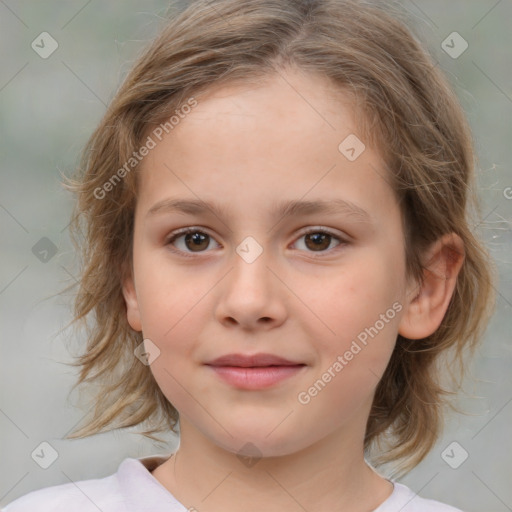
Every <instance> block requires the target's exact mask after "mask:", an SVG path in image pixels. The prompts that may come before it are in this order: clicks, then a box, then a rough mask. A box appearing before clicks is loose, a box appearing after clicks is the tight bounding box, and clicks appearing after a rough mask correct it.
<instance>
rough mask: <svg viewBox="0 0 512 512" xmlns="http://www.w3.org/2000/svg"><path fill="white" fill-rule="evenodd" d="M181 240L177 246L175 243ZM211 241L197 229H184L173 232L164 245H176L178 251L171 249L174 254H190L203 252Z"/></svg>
mask: <svg viewBox="0 0 512 512" xmlns="http://www.w3.org/2000/svg"><path fill="white" fill-rule="evenodd" d="M181 238H183V240H181V241H180V242H181V243H179V244H175V242H176V241H178V240H179V239H181ZM212 240H213V238H212V237H210V235H209V234H208V233H205V232H204V231H201V230H200V229H198V228H185V229H182V230H180V231H177V232H175V233H174V234H173V235H172V236H171V237H170V238H168V239H167V241H166V245H176V246H178V249H177V250H175V249H171V250H173V251H175V252H181V253H185V254H187V253H189V254H190V253H191V252H205V249H207V248H208V247H209V246H210V242H211V241H212Z"/></svg>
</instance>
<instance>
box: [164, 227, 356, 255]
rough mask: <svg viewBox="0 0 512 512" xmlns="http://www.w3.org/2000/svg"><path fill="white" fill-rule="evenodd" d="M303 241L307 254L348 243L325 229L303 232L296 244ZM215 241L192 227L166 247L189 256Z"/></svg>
mask: <svg viewBox="0 0 512 512" xmlns="http://www.w3.org/2000/svg"><path fill="white" fill-rule="evenodd" d="M302 239H304V242H303V243H302V248H305V250H306V251H307V252H322V253H325V252H328V249H329V247H330V246H331V244H332V242H333V240H335V241H337V244H336V245H335V246H334V248H336V247H338V246H339V245H342V244H346V243H347V242H345V241H344V240H342V239H341V238H340V237H339V236H337V235H335V234H334V233H331V232H330V231H327V230H325V229H323V228H322V229H320V228H314V229H309V230H308V231H306V232H303V233H302V234H301V236H300V237H299V238H298V240H297V241H296V242H295V244H298V243H299V241H300V240H302ZM213 240H214V239H213V237H211V236H210V235H209V234H208V233H206V232H205V231H202V230H201V229H199V228H194V227H190V228H184V229H181V230H179V231H176V232H174V233H173V234H172V235H171V236H170V237H169V238H168V239H167V240H166V245H168V246H174V247H175V249H171V250H172V251H173V252H177V253H180V254H183V255H185V256H189V255H190V254H191V253H200V252H208V251H207V249H208V248H209V247H210V246H211V242H212V241H213ZM217 245H218V244H217ZM299 245H300V244H299ZM299 248H300V247H299Z"/></svg>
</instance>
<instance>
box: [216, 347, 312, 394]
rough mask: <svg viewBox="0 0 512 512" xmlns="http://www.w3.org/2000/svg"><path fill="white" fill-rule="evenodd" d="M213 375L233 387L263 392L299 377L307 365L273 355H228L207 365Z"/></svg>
mask: <svg viewBox="0 0 512 512" xmlns="http://www.w3.org/2000/svg"><path fill="white" fill-rule="evenodd" d="M207 366H209V367H210V368H211V369H212V370H213V373H214V374H215V375H216V376H217V377H218V378H220V379H221V380H222V381H224V382H225V383H227V384H229V385H230V386H232V387H235V388H238V389H244V390H261V389H265V388H269V387H272V386H275V385H276V384H278V383H279V382H281V381H283V380H285V379H288V378H290V377H292V376H294V375H297V374H298V373H300V372H301V370H303V369H304V368H305V367H306V364H305V363H298V362H295V361H290V360H289V359H285V358H283V357H279V356H275V355H273V354H255V355H244V354H228V355H225V356H221V357H218V358H217V359H214V360H213V361H211V362H209V363H207Z"/></svg>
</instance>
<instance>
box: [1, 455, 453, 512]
mask: <svg viewBox="0 0 512 512" xmlns="http://www.w3.org/2000/svg"><path fill="white" fill-rule="evenodd" d="M169 457H170V455H169V454H167V455H151V456H149V457H142V458H140V459H133V458H127V459H124V460H123V461H122V462H121V464H120V465H119V467H118V469H117V472H116V473H114V474H112V475H110V476H107V477H105V478H98V479H94V480H80V481H77V482H70V483H65V484H61V485H54V486H52V487H45V488H43V489H39V490H36V491H32V492H29V493H28V494H25V495H24V496H21V497H20V498H18V499H16V500H14V501H12V502H11V503H9V504H8V505H6V506H5V507H4V508H2V509H1V512H70V511H72V512H98V511H101V512H164V511H165V512H189V510H194V509H193V508H187V507H186V506H185V505H184V504H182V503H180V502H179V501H178V500H177V499H176V498H175V497H174V496H173V495H172V494H171V493H170V492H169V491H168V490H167V489H166V488H165V487H163V486H162V484H160V482H159V481H158V480H157V479H156V478H155V477H154V476H153V475H152V474H151V473H150V472H151V471H153V470H154V469H155V468H156V467H157V466H159V465H160V464H162V463H164V462H165V461H166V460H167V459H168V458H169ZM393 485H394V490H393V493H392V494H391V496H390V497H389V498H388V499H387V500H386V501H385V502H384V503H382V504H381V505H380V506H379V507H377V508H376V509H375V510H374V511H373V512H462V511H460V510H459V509H456V508H453V507H450V506H448V505H443V504H442V503H439V502H438V501H432V500H425V499H423V498H420V497H419V496H418V495H416V494H415V493H414V492H412V491H411V490H410V489H409V488H408V487H406V486H405V485H402V484H399V483H397V482H393ZM192 506H193V504H190V505H189V507H192Z"/></svg>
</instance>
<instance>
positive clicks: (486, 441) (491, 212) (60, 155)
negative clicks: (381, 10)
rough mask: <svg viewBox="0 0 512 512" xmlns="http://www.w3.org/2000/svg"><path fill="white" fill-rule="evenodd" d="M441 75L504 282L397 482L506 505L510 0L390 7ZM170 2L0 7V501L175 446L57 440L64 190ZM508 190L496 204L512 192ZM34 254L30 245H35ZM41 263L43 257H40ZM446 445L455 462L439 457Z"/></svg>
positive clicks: (62, 398) (511, 392)
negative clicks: (457, 107) (465, 121)
mask: <svg viewBox="0 0 512 512" xmlns="http://www.w3.org/2000/svg"><path fill="white" fill-rule="evenodd" d="M400 3H402V4H403V5H404V6H405V7H407V9H409V10H410V11H411V13H412V14H413V17H414V19H415V20H416V24H417V28H416V29H415V30H416V33H417V34H419V36H420V38H422V39H423V40H424V41H425V42H427V44H428V46H429V48H430V51H431V53H432V54H433V55H434V56H435V58H436V60H437V61H438V62H439V66H440V67H441V68H442V69H443V70H444V71H445V72H446V73H447V74H448V77H449V79H450V81H451V83H452V85H453V86H454V88H455V90H456V92H457V94H458V96H459V98H460V99H461V102H462V104H463V107H464V109H465V110H466V112H467V115H468V117H469V119H470V122H471V125H472V127H473V130H474V137H475V140H476V145H477V151H478V156H479V159H480V169H479V174H478V180H479V187H480V195H481V197H482V201H483V203H482V206H483V212H482V216H483V217H484V219H483V221H482V223H481V224H480V225H479V231H480V233H481V235H482V236H483V238H484V240H485V241H486V242H487V244H488V246H489V247H490V249H491V251H492V254H493V256H494V258H495V260H496V262H497V266H498V269H499V273H500V282H499V285H498V290H497V291H498V295H497V298H498V301H497V306H496V313H495V315H494V317H493V319H492V321H491V324H490V325H489V328H488V330H487V332H486V335H485V339H484V343H483V345H482V347H481V349H480V350H479V352H478V355H477V358H476V360H475V362H474V364H473V366H472V379H468V380H467V383H466V393H465V395H463V396H462V398H461V400H460V404H461V405H462V406H463V407H464V410H465V411H466V412H467V413H468V414H467V415H450V416H449V417H448V418H447V421H446V429H445V432H444V435H443V437H442V439H441V440H440V441H439V442H438V443H437V445H436V446H435V448H434V449H433V450H432V452H431V454H430V455H429V456H428V458H427V459H426V460H425V461H424V462H423V463H422V464H421V465H420V466H418V467H417V468H416V469H414V470H413V471H412V472H411V473H409V474H408V475H407V476H406V477H405V478H404V479H403V480H402V482H403V483H405V484H406V485H409V486H410V487H411V488H412V489H413V490H414V491H416V492H418V493H420V494H421V495H423V496H425V497H432V498H435V499H437V500H440V501H446V502H448V503H450V504H452V505H454V506H457V507H459V508H461V509H463V510H465V511H467V512H476V511H484V510H485V511H486V512H491V511H496V512H501V511H506V510H512V486H511V485H510V483H511V482H512V462H511V460H510V459H511V458H510V455H511V454H512V449H511V448H512V442H511V436H510V430H511V429H510V425H511V424H512V404H511V401H512V378H511V371H510V368H511V365H510V363H511V344H510V331H511V327H512V324H511V313H512V304H511V303H512V288H511V286H510V285H511V280H512V272H511V261H510V260H511V254H512V251H511V247H512V230H511V223H510V219H511V214H512V199H507V197H506V196H507V194H506V190H509V191H510V192H512V189H507V187H512V173H511V169H510V164H511V162H512V154H511V151H512V145H511V141H512V137H511V135H512V134H511V127H510V119H511V113H512V81H511V79H512V62H511V61H512V58H511V51H512V50H511V48H512V36H511V31H510V21H511V20H512V2H511V1H510V0H501V1H496V0H482V1H476V0H472V1H467V0H466V1H463V0H455V1H451V2H445V1H441V0H439V1H434V0H427V1H421V2H420V0H416V1H415V2H412V1H410V0H402V1H401V2H400ZM167 7H168V2H165V1H161V0H146V1H141V0H139V1H136V0H130V1H126V0H125V1H120V0H115V1H110V2H108V3H107V2H99V1H97V0H91V1H87V0H79V1H67V2H64V1H62V0H61V1H56V0H49V1H46V2H40V1H35V0H26V1H18V2H15V1H13V0H5V1H3V0H0V47H1V48H2V57H1V58H2V61H1V66H0V112H1V114H0V130H1V132H0V133H1V138H0V171H1V180H0V227H1V235H2V237H1V248H2V250H1V265H0V315H1V323H0V326H1V344H2V345H1V346H2V358H1V363H0V364H1V366H0V378H1V391H0V393H1V394H0V429H1V437H0V443H1V453H2V457H1V460H0V504H1V505H5V504H6V503H9V502H10V501H12V500H14V499H15V498H17V497H19V496H21V495H23V494H25V493H27V492H29V491H31V490H35V489H39V488H42V487H46V486H49V485H56V484H61V483H67V482H69V481H78V480H83V479H89V478H101V477H103V476H107V475H109V474H111V473H113V472H115V471H116V469H117V467H118V465H119V463H120V461H121V460H122V459H124V458H125V457H142V456H144V455H150V454H153V453H168V452H170V451H172V450H173V449H174V447H175V445H176V442H177V440H176V439H175V438H174V437H173V436H171V435H169V436H168V437H167V440H168V443H169V444H168V445H156V444H153V443H151V442H149V441H147V440H145V439H144V438H143V437H142V436H139V435H137V434H136V433H135V431H136V429H129V430H125V431H114V432H110V433H106V434H101V435H97V436H94V437H91V438H88V439H83V440H75V441H65V440H62V437H63V436H64V435H65V434H66V433H68V432H69V431H70V430H71V429H72V428H73V427H74V426H75V425H76V424H77V423H79V422H80V421H81V420H82V418H83V417H84V415H85V414H86V413H87V408H86V406H81V408H80V407H78V405H77V404H76V395H75V394H73V395H70V394H69V393H70V388H71V385H72V384H73V383H74V381H75V369H73V368H71V367H69V366H67V365H66V364H65V363H66V362H69V361H71V355H70V351H73V352H74V353H76V351H77V350H78V349H79V347H80V343H83V338H81V337H80V336H78V335H76V334H75V333H74V332H73V331H72V330H70V329H68V330H65V331H63V332H61V333H59V330H60V329H61V328H62V327H63V326H64V325H65V324H66V323H67V322H68V321H69V318H70V317H69V308H70V304H71V300H72V295H71V293H68V294H67V295H60V296H55V295H54V294H56V293H57V292H58V291H59V290H61V289H62V288H63V287H64V286H65V285H66V284H69V283H70V282H73V280H74V279H75V277H73V276H76V270H75V267H74V256H73V249H72V245H71V243H70V240H69V235H68V233H67V224H68V222H69V214H70V212H71V206H72V203H71V198H70V196H69V195H68V194H67V193H66V192H65V191H63V190H62V189H61V186H60V184H59V179H60V172H63V173H66V174H69V171H70V170H71V169H72V168H73V167H74V166H75V165H76V164H77V156H78V154H79V151H80V149H81V148H82V146H83V144H84V143H85V141H86V140H87V138H88V136H89V135H90V134H91V133H92V131H93V130H94V128H95V127H96V125H97V123H98V122H99V120H100V118H101V116H102V115H103V113H104V111H105V108H106V105H107V104H108V102H109V100H110V99H111V98H112V96H113V94H114V92H115V90H116V88H117V87H118V85H119V84H120V82H121V79H122V78H123V77H124V76H125V73H126V72H127V70H128V69H129V67H130V64H131V63H132V62H133V60H134V59H135V57H136V55H137V54H138V52H139V51H141V50H142V48H143V47H144V46H145V45H146V43H147V42H148V41H149V40H150V39H151V38H152V37H153V36H154V35H155V34H156V33H157V31H158V29H159V27H160V24H161V23H162V18H161V17H162V16H163V15H164V14H165V12H166V9H167ZM44 31H46V32H49V33H50V34H51V35H52V37H53V38H55V40H56V41H57V42H58V45H59V46H58V49H57V50H56V51H55V52H54V53H53V54H52V55H51V56H50V57H48V58H47V59H43V58H41V57H40V56H39V55H38V54H37V53H36V52H35V51H34V50H33V49H32V48H31V43H32V41H34V40H35V39H36V37H37V36H38V35H39V34H40V33H41V32H44ZM454 31H457V32H458V33H459V34H460V35H461V36H462V37H463V38H464V39H465V40H466V41H467V42H468V44H469V47H468V49H467V50H466V51H465V52H464V53H463V54H462V55H460V56H459V57H458V58H456V59H454V58H452V57H450V56H449V55H448V54H447V53H446V52H445V51H443V50H442V48H441V43H442V41H443V40H445V39H446V37H447V36H448V35H449V34H451V33H452V32H454ZM511 195H512V193H511V194H509V195H508V197H511ZM44 237H46V238H47V239H49V240H50V241H51V242H52V244H54V245H55V249H56V250H57V252H56V254H55V255H54V256H53V257H51V258H50V259H49V260H48V261H47V262H44V261H41V259H40V257H41V255H39V257H37V255H36V254H34V252H36V253H37V250H34V251H33V247H34V246H35V245H36V244H37V243H38V242H39V244H43V245H44V244H48V242H47V241H43V242H40V240H41V239H42V238H44ZM37 247H40V246H36V249H37ZM51 255H52V254H51V252H50V253H49V255H48V257H50V256H51ZM44 441H46V442H49V443H50V444H51V446H53V448H54V449H55V450H56V451H57V453H58V458H57V460H56V461H55V462H54V463H53V464H52V465H51V466H50V467H49V468H48V469H42V468H41V467H39V466H38V465H37V464H36V463H35V462H34V460H33V459H32V457H31V454H32V453H33V452H34V450H36V448H37V447H38V446H39V445H40V443H41V442H44ZM453 441H456V442H457V443H459V446H460V447H459V446H456V447H455V450H454V451H453V452H450V454H453V457H452V460H453V459H457V458H460V457H461V456H462V455H463V454H464V452H463V451H462V450H465V451H466V452H467V453H468V458H467V460H466V461H465V462H464V463H462V464H461V465H460V467H458V468H457V469H452V468H451V467H449V465H448V464H447V463H446V462H445V460H443V458H442V457H441V454H442V452H443V450H444V449H445V448H446V447H447V446H448V445H449V444H450V443H452V442H453Z"/></svg>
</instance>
